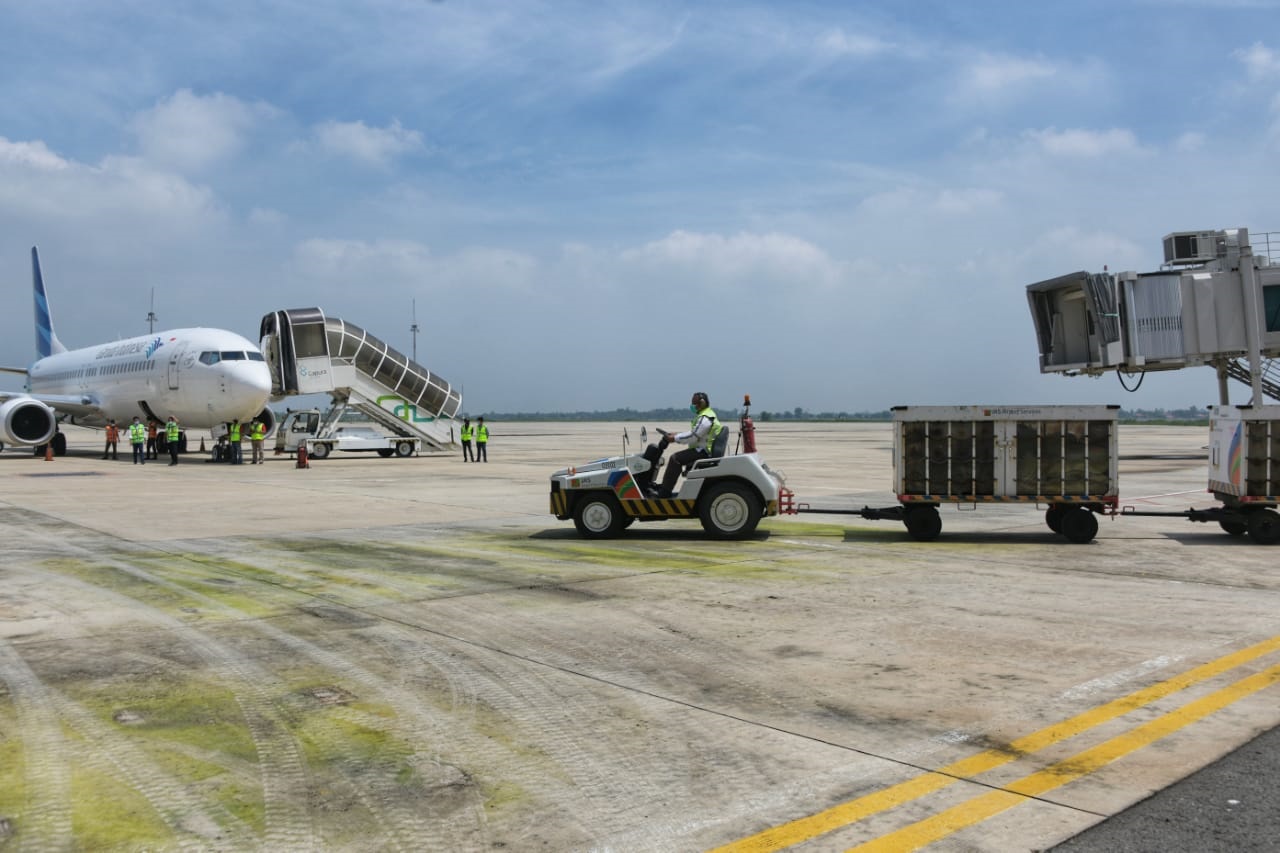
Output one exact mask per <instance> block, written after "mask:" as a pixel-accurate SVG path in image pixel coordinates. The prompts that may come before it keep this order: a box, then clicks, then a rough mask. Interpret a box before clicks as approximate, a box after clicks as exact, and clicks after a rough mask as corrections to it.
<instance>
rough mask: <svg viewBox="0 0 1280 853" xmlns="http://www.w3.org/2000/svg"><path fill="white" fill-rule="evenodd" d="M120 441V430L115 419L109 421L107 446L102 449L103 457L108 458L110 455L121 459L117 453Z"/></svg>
mask: <svg viewBox="0 0 1280 853" xmlns="http://www.w3.org/2000/svg"><path fill="white" fill-rule="evenodd" d="M119 442H120V430H119V429H117V428H116V422H115V421H107V447H106V449H105V450H103V451H102V458H103V459H106V458H107V457H108V456H110V457H111V458H112V459H119V458H120V457H119V456H118V455H117V454H116V446H117V445H118V444H119Z"/></svg>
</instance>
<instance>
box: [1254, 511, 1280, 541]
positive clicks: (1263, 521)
mask: <svg viewBox="0 0 1280 853" xmlns="http://www.w3.org/2000/svg"><path fill="white" fill-rule="evenodd" d="M1249 538H1250V539H1252V540H1253V541H1254V542H1257V543H1258V544H1259V545H1274V544H1276V543H1277V542H1280V513H1277V512H1276V511H1275V510H1274V509H1255V510H1254V511H1253V512H1251V513H1249Z"/></svg>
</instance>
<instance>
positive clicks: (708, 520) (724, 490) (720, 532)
mask: <svg viewBox="0 0 1280 853" xmlns="http://www.w3.org/2000/svg"><path fill="white" fill-rule="evenodd" d="M761 512H762V509H761V506H760V499H759V498H758V497H757V496H756V493H755V490H754V489H752V488H751V487H750V486H747V485H745V484H743V483H716V484H715V485H714V486H712V487H711V488H710V489H708V490H707V493H706V495H704V496H703V498H702V500H700V501H699V502H698V518H699V519H700V520H701V521H702V529H703V530H705V531H706V532H707V533H709V534H710V535H711V536H713V537H715V538H716V539H740V538H742V537H744V536H750V535H751V534H752V533H754V532H755V529H756V525H757V524H759V523H760V513H761Z"/></svg>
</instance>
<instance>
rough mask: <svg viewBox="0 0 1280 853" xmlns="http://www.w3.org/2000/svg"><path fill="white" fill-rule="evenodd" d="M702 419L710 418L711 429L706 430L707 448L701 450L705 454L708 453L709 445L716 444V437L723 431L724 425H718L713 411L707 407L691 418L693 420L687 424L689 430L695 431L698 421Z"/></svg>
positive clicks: (717, 419) (709, 450) (718, 420)
mask: <svg viewBox="0 0 1280 853" xmlns="http://www.w3.org/2000/svg"><path fill="white" fill-rule="evenodd" d="M703 418H711V429H709V430H707V446H706V447H705V448H703V449H704V450H706V451H707V453H710V452H711V445H713V444H715V443H716V436H717V435H719V434H720V433H721V431H722V430H723V429H724V424H722V423H720V419H719V418H718V417H716V413H715V410H714V409H712V408H710V407H707V408H705V409H703V410H702V411H700V412H698V414H696V415H694V416H693V420H692V421H690V422H689V429H690V430H693V429H695V428H696V427H697V426H698V421H700V420H702V419H703Z"/></svg>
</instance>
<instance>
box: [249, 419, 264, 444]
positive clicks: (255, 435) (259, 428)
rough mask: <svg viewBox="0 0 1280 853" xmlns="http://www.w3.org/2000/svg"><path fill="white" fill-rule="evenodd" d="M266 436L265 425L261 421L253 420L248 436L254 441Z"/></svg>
mask: <svg viewBox="0 0 1280 853" xmlns="http://www.w3.org/2000/svg"><path fill="white" fill-rule="evenodd" d="M266 437H267V425H266V424H264V423H263V422H262V421H254V422H253V426H251V427H249V438H251V439H253V440H254V441H262V440H263V439H264V438H266Z"/></svg>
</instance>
